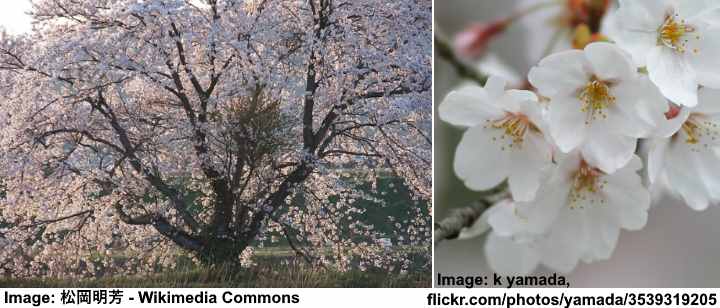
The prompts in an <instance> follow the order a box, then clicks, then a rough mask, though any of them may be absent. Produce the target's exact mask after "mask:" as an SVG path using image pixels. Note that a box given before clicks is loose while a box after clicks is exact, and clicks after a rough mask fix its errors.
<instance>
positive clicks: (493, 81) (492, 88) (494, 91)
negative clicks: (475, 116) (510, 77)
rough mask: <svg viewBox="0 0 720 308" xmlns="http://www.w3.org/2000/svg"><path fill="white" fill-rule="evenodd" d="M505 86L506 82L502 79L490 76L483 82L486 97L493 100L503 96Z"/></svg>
mask: <svg viewBox="0 0 720 308" xmlns="http://www.w3.org/2000/svg"><path fill="white" fill-rule="evenodd" d="M506 84H507V82H506V81H505V79H503V78H502V77H498V76H490V78H488V80H487V82H485V91H487V93H488V97H489V98H490V99H493V98H498V97H501V96H503V94H504V93H505V85H506Z"/></svg>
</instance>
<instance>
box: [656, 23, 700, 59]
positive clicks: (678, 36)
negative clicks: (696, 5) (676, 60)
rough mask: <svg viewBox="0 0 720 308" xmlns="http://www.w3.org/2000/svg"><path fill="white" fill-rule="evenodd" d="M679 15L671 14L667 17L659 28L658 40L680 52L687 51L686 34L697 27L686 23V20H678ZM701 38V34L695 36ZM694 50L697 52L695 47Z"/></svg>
mask: <svg viewBox="0 0 720 308" xmlns="http://www.w3.org/2000/svg"><path fill="white" fill-rule="evenodd" d="M675 17H677V15H674V16H673V15H671V16H668V17H667V18H665V23H663V25H662V26H660V29H659V30H658V33H659V34H658V41H659V43H661V44H662V45H665V46H667V47H670V48H672V49H675V50H677V51H678V52H685V46H686V45H687V42H688V41H687V39H686V38H685V34H687V33H691V32H695V28H693V27H692V26H690V25H686V24H685V20H680V21H677V20H676V19H675ZM695 37H696V38H697V39H700V36H697V35H696V36H695ZM693 52H695V53H697V50H696V49H694V50H693Z"/></svg>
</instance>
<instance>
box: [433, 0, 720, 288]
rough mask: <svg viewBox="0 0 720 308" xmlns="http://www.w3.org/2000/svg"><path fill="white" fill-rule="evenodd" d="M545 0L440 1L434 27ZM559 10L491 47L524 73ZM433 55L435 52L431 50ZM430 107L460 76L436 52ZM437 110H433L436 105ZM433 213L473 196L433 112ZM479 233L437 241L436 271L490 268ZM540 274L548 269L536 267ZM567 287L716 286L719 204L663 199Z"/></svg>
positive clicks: (448, 132)
mask: <svg viewBox="0 0 720 308" xmlns="http://www.w3.org/2000/svg"><path fill="white" fill-rule="evenodd" d="M541 1H546V0H438V1H435V6H434V12H435V26H436V34H437V35H441V36H446V37H448V38H449V37H452V35H453V34H454V33H456V32H457V31H460V30H462V29H463V28H464V27H465V26H467V25H469V24H470V23H472V22H477V21H489V20H493V19H495V18H499V17H503V16H507V15H508V14H510V13H511V12H513V10H514V9H515V8H517V7H527V6H528V5H533V4H535V3H538V2H541ZM555 13H557V11H554V10H552V9H551V10H549V11H546V12H542V13H537V14H536V15H533V16H532V17H529V19H527V20H523V22H522V23H518V24H514V25H512V26H511V27H510V28H509V29H508V30H507V31H506V32H505V34H504V35H502V36H501V37H499V38H498V39H497V40H495V41H493V43H492V44H491V46H490V49H489V53H491V54H494V55H495V56H497V57H498V58H499V59H500V60H501V61H502V62H504V63H506V64H508V65H509V66H510V67H511V68H512V69H513V70H515V71H516V72H517V73H518V74H521V75H525V74H526V73H527V71H528V70H529V68H530V66H531V65H532V64H533V63H535V62H537V61H538V60H539V59H540V57H541V56H542V49H543V48H544V47H545V44H546V42H547V41H548V40H549V39H550V37H551V36H552V33H553V30H552V28H551V27H549V26H548V19H549V18H550V16H553V15H554V14H555ZM436 54H437V53H436ZM434 78H435V92H434V95H435V102H436V103H435V105H436V106H435V107H436V108H437V104H439V103H440V102H442V99H443V98H444V97H445V95H446V94H447V93H448V91H450V90H451V89H452V88H454V87H456V86H457V85H458V84H460V83H461V82H462V80H460V79H459V78H458V77H457V76H456V74H455V71H454V69H453V68H452V67H451V66H450V65H448V63H447V62H445V61H444V60H442V59H439V58H438V57H436V58H435V70H434ZM436 111H437V109H436ZM435 115H436V119H435V151H434V162H435V168H434V170H435V181H434V194H435V202H434V206H435V219H436V221H438V220H440V219H443V218H444V217H446V216H447V214H448V211H449V210H450V209H452V208H453V207H460V206H464V205H467V204H468V203H469V202H470V201H472V200H475V199H477V196H476V194H475V193H473V192H472V191H469V190H467V189H465V187H464V185H463V184H462V182H460V181H459V180H458V179H457V178H456V177H455V175H454V174H453V171H452V158H453V154H454V150H455V147H456V145H457V142H458V141H459V139H460V136H461V135H462V131H461V130H459V129H456V128H453V127H451V126H449V125H447V124H445V123H443V122H441V121H439V120H438V119H437V112H436V113H435ZM484 242H485V238H484V237H479V238H474V239H470V240H459V241H447V242H442V243H440V244H439V245H437V246H436V247H435V254H434V258H435V263H434V264H435V265H434V266H435V272H436V273H437V272H439V273H442V274H444V275H460V274H462V275H481V276H484V275H491V274H492V273H491V271H490V269H489V268H488V266H487V263H486V261H485V257H484V251H483V246H484ZM538 273H539V274H544V273H547V272H546V269H544V268H541V269H540V272H538ZM567 277H568V279H569V281H570V283H571V286H573V287H718V286H720V207H717V206H711V207H710V208H709V209H708V210H706V211H704V212H695V211H693V210H691V209H690V208H688V207H687V206H685V205H684V204H683V203H682V202H681V201H679V200H675V199H673V198H670V197H663V198H661V199H660V200H659V201H658V202H657V203H656V204H654V206H653V208H652V209H651V211H650V216H649V220H648V224H647V226H646V227H645V228H644V229H643V230H641V231H634V232H630V231H623V232H622V233H621V234H620V240H619V242H618V245H617V248H616V249H615V252H614V254H613V256H612V258H611V259H610V260H608V261H601V262H595V263H593V264H585V263H582V262H580V264H579V265H578V267H577V268H576V269H575V271H574V272H572V273H571V274H569V275H567Z"/></svg>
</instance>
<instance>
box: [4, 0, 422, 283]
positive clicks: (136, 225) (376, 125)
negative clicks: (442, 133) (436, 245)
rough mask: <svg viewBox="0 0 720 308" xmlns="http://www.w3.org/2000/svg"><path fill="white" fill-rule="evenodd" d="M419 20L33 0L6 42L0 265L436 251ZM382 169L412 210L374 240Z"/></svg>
mask: <svg viewBox="0 0 720 308" xmlns="http://www.w3.org/2000/svg"><path fill="white" fill-rule="evenodd" d="M430 7H431V1H429V0H405V1H393V2H383V1H373V0H362V1H341V0H302V1H297V0H295V1H290V0H260V1H257V0H247V1H233V0H204V1H198V0H98V1H72V0H53V1H50V0H35V1H33V12H32V16H33V19H34V25H33V31H32V32H31V33H29V34H25V35H22V36H9V35H2V36H1V37H0V78H2V83H0V86H1V87H2V90H0V93H1V95H2V96H1V98H0V103H1V104H2V108H0V110H2V111H0V123H1V124H0V125H2V135H0V148H1V149H2V154H0V170H2V171H0V172H1V173H0V178H1V179H2V185H3V186H2V187H3V195H2V200H0V215H1V221H2V225H1V227H2V228H3V229H2V230H1V231H0V232H1V233H2V243H0V245H3V249H2V252H0V266H2V271H3V272H4V273H5V274H6V275H14V276H33V275H55V276H57V275H70V274H81V275H93V274H98V273H101V272H102V273H109V272H123V271H125V272H134V271H139V270H152V269H157V268H159V267H172V266H173V265H174V264H175V263H176V257H177V255H179V254H183V255H187V256H190V257H191V258H192V259H193V260H195V261H196V262H200V263H205V264H219V263H225V262H235V261H242V262H244V263H245V264H251V263H252V260H251V259H250V256H251V255H252V251H253V249H254V247H258V246H261V245H263V243H265V242H268V241H279V240H280V239H281V238H284V241H287V242H288V244H289V245H290V246H291V247H292V248H293V249H294V250H295V251H296V253H297V254H298V255H299V256H302V257H303V258H304V259H305V260H306V261H308V262H311V263H313V264H316V265H322V266H333V267H335V268H338V269H348V268H361V269H364V268H368V267H380V268H385V269H388V270H404V269H407V267H408V265H409V260H408V255H407V251H408V249H393V250H391V251H388V250H387V249H386V248H387V247H384V246H386V245H384V243H385V240H383V238H384V237H392V238H393V241H394V242H395V243H396V244H399V245H408V246H413V247H427V248H425V252H426V253H429V247H428V246H429V243H430V242H429V238H430V232H431V229H430V227H429V223H430V219H429V217H428V215H429V214H428V212H429V208H428V206H429V199H430V185H431V172H430V170H431V161H430V159H431V158H430V154H431V147H432V144H431V139H430V130H431V118H430V113H431V98H430V89H431V68H430V67H431V65H430V59H431V56H430V43H431V37H430V35H431V34H430V28H431V24H430V20H431V18H430V16H431V8H430ZM400 25H401V26H400ZM381 172H385V173H387V172H389V173H390V174H391V175H392V176H393V177H397V178H401V179H402V185H403V186H405V187H407V189H408V190H409V193H410V195H411V196H412V198H413V200H415V202H413V203H411V204H405V205H403V210H404V211H405V212H406V213H408V215H409V216H407V217H410V218H409V219H396V218H395V217H388V218H387V219H386V220H387V224H388V226H389V227H388V228H383V229H384V230H385V231H381V230H380V228H378V226H374V225H372V224H371V223H370V222H368V221H367V220H366V219H365V217H366V216H367V215H366V213H365V212H366V211H367V210H368V209H367V208H365V207H361V206H358V200H369V201H372V202H373V204H374V205H373V207H376V208H379V209H382V208H385V207H388V206H389V205H388V204H387V202H385V201H384V199H383V198H382V197H381V194H380V192H379V190H380V189H379V188H378V185H377V178H378V177H379V176H380V175H379V174H378V173H381ZM363 183H370V184H369V187H370V188H369V189H368V188H367V187H365V186H368V185H363ZM396 189H397V187H396ZM387 230H391V231H387Z"/></svg>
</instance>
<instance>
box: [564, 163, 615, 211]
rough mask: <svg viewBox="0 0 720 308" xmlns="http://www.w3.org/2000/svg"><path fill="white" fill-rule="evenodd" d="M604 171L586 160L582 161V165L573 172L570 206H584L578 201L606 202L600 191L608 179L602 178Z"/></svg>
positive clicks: (572, 207)
mask: <svg viewBox="0 0 720 308" xmlns="http://www.w3.org/2000/svg"><path fill="white" fill-rule="evenodd" d="M603 174H604V173H603V172H602V171H600V169H597V168H595V167H592V166H590V165H589V164H588V163H587V162H585V160H581V161H580V167H579V168H578V170H577V171H575V173H574V174H573V183H572V187H571V190H570V198H569V200H570V208H571V209H574V208H577V207H580V208H583V207H584V206H583V205H582V204H580V205H579V206H578V203H586V202H589V203H591V204H592V203H595V202H599V203H605V200H604V199H603V198H602V196H599V194H598V193H599V192H600V191H602V189H603V188H604V187H605V184H607V181H605V180H602V181H601V179H600V177H601V176H602V175H603Z"/></svg>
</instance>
